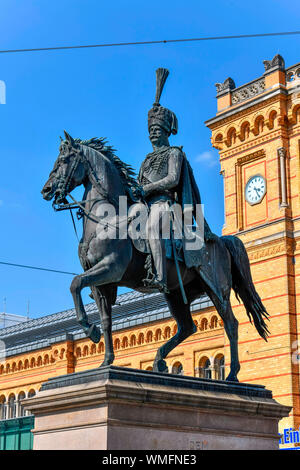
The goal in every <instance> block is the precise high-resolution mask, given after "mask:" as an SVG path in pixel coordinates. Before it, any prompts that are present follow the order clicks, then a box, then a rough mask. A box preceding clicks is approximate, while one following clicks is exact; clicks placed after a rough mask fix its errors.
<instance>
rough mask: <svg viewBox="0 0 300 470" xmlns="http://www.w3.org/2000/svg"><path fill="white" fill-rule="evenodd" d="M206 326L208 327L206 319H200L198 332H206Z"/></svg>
mask: <svg viewBox="0 0 300 470" xmlns="http://www.w3.org/2000/svg"><path fill="white" fill-rule="evenodd" d="M207 325H208V321H207V318H202V320H201V323H200V330H201V331H204V330H207Z"/></svg>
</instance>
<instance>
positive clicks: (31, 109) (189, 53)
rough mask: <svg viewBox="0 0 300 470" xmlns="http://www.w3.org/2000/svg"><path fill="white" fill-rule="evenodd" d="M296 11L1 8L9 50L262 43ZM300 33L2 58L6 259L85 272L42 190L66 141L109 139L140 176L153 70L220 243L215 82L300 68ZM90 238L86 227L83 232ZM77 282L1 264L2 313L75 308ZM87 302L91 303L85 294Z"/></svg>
mask: <svg viewBox="0 0 300 470" xmlns="http://www.w3.org/2000/svg"><path fill="white" fill-rule="evenodd" d="M299 18H300V11H299V7H298V5H297V2H290V3H285V4H284V5H283V4H282V2H281V1H280V2H279V1H277V0H272V1H260V2H258V1H253V2H251V6H250V5H249V4H248V3H245V2H240V1H236V0H232V1H226V2H225V1H224V2H223V1H219V0H215V1H214V2H201V1H199V0H198V1H196V0H187V1H186V2H182V0H180V1H178V0H173V1H164V2H162V1H157V0H152V1H151V2H141V1H140V0H139V1H136V0H128V1H122V0H115V1H114V2H104V1H99V0H98V1H96V0H60V1H57V0H55V1H51V2H50V1H46V0H44V1H42V0H35V1H34V0H26V2H25V1H18V0H2V2H1V14H0V31H1V41H0V49H1V50H4V49H17V48H34V47H48V46H62V45H74V44H75V45H76V44H93V43H96V44H99V43H111V42H127V41H144V40H160V39H171V38H189V37H190V38H192V37H201V36H219V35H232V34H252V33H266V32H277V31H293V30H298V29H299ZM299 40H300V37H299V36H288V37H272V38H256V39H241V40H223V41H207V42H197V43H196V42H195V43H181V44H180V43H177V44H166V45H151V46H136V47H119V48H117V47H115V48H99V49H81V50H70V51H57V52H34V53H16V54H0V80H4V81H5V83H6V87H7V97H6V100H7V102H6V104H5V105H0V158H1V172H0V220H1V222H0V224H1V230H0V261H4V262H12V263H20V264H30V265H36V266H46V267H49V268H52V269H61V270H64V271H71V272H81V267H80V264H79V261H78V258H77V240H76V237H75V235H74V232H73V228H72V224H71V220H70V216H69V214H67V213H54V212H53V210H52V208H51V204H49V203H47V202H45V201H44V200H43V199H42V197H41V195H40V190H41V188H42V186H43V184H44V183H45V181H46V179H47V177H48V174H49V172H50V170H51V169H52V166H53V163H54V160H55V159H56V157H57V153H58V144H59V135H61V134H62V133H63V129H66V130H67V131H68V132H69V133H70V134H71V135H72V136H73V137H80V138H84V139H86V138H89V137H93V136H105V137H107V138H108V140H109V142H110V143H111V144H112V145H113V146H114V147H115V148H116V149H117V150H118V155H119V157H120V158H121V159H123V160H124V161H126V162H129V163H131V165H132V166H133V167H134V168H136V171H138V169H139V166H140V164H141V162H142V160H143V158H144V157H145V155H146V154H147V153H148V152H149V151H151V145H150V142H149V140H148V134H147V112H148V109H149V107H151V105H152V103H153V100H154V96H155V69H156V68H157V67H167V68H168V69H169V70H170V76H169V78H168V81H167V83H166V87H165V90H164V93H163V96H162V99H161V102H162V104H163V105H165V106H167V107H169V108H170V109H172V110H173V111H174V112H176V115H177V117H178V120H179V132H178V135H177V136H175V137H172V140H171V145H172V144H173V145H183V146H184V150H185V152H186V154H187V156H188V158H189V160H190V162H191V164H192V166H193V168H194V173H195V176H196V179H197V182H198V184H199V188H200V192H201V196H202V201H203V203H204V204H205V214H206V217H207V219H208V221H209V223H210V225H211V227H212V229H213V230H214V231H215V232H216V233H217V234H221V230H222V225H223V184H222V178H221V176H220V174H219V172H220V165H219V162H218V155H217V152H216V151H215V150H214V149H212V147H211V144H210V131H209V129H207V128H206V127H205V125H204V121H205V120H207V119H209V118H211V117H213V116H214V115H215V113H216V99H215V95H216V90H215V86H214V84H215V83H216V82H223V81H224V79H226V78H227V77H228V76H231V77H232V78H233V79H234V80H235V82H236V85H237V86H239V85H242V84H243V83H246V82H248V81H250V80H253V79H255V78H256V77H259V76H261V75H262V74H263V72H264V68H263V64H262V61H263V60H265V59H272V58H273V56H274V55H275V54H277V53H280V54H281V55H283V57H284V59H285V61H286V65H287V66H290V65H293V64H295V63H297V62H299V61H300V53H299ZM79 230H80V226H79ZM71 281H72V276H67V275H63V274H54V273H53V274H52V273H46V272H38V271H31V270H25V269H19V268H13V267H5V266H1V265H0V311H1V310H2V309H3V307H2V305H3V298H4V297H6V299H7V301H6V302H7V311H8V312H11V313H16V314H20V315H22V314H25V313H26V305H27V301H28V300H30V316H31V317H36V316H40V315H45V314H48V313H54V312H57V311H60V310H64V309H66V308H70V307H72V306H73V303H72V298H71V295H70V293H69V285H70V282H71ZM84 300H85V301H89V298H88V297H87V293H85V294H84Z"/></svg>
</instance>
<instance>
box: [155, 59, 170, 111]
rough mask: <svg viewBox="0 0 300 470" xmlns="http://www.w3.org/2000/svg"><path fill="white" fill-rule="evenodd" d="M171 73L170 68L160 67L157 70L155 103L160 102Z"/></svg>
mask: <svg viewBox="0 0 300 470" xmlns="http://www.w3.org/2000/svg"><path fill="white" fill-rule="evenodd" d="M168 75H169V70H168V69H164V68H159V69H157V70H156V94H155V104H159V100H160V97H161V94H162V91H163V88H164V85H165V83H166V80H167V78H168Z"/></svg>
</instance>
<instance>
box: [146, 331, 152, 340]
mask: <svg viewBox="0 0 300 470" xmlns="http://www.w3.org/2000/svg"><path fill="white" fill-rule="evenodd" d="M152 340H153V333H152V331H148V333H147V343H151V342H152Z"/></svg>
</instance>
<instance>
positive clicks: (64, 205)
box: [52, 143, 119, 238]
mask: <svg viewBox="0 0 300 470" xmlns="http://www.w3.org/2000/svg"><path fill="white" fill-rule="evenodd" d="M66 145H67V148H68V149H69V147H71V148H72V152H70V151H69V150H68V153H67V154H66V153H64V154H63V156H64V157H67V156H69V155H71V154H73V155H74V157H73V161H72V164H71V167H70V170H69V172H68V174H67V176H66V177H60V178H59V182H58V189H59V192H60V195H62V196H60V197H59V202H58V203H57V202H55V201H53V203H52V207H53V209H54V210H55V211H56V212H59V211H64V210H70V214H71V217H72V222H73V226H74V230H75V233H76V236H77V238H78V235H77V230H76V226H75V222H74V217H73V213H72V209H78V210H77V213H76V216H77V219H78V220H80V219H81V218H82V217H83V216H86V217H87V218H88V219H90V220H92V221H93V222H96V223H100V224H102V225H104V226H105V227H111V228H113V229H115V228H116V225H119V222H117V223H116V225H112V224H110V223H108V222H103V221H102V219H101V217H97V216H95V215H91V210H92V207H91V208H90V210H89V211H88V212H87V211H86V209H85V204H86V202H87V201H86V200H83V201H80V202H79V201H77V200H76V199H75V198H74V197H73V196H72V195H71V194H70V192H69V188H70V184H71V181H72V178H73V176H74V173H75V171H76V169H77V167H78V165H79V163H80V162H81V163H82V164H83V166H84V168H85V170H86V173H87V174H88V175H89V179H90V181H91V182H92V184H93V186H94V187H95V189H96V191H97V193H98V194H99V196H100V197H98V198H94V199H90V200H89V202H93V203H95V202H99V201H102V200H106V201H109V202H110V203H111V204H113V205H114V206H116V205H118V200H117V199H116V198H114V197H113V196H111V195H110V194H108V192H107V191H105V190H104V189H103V188H102V186H101V183H100V181H99V179H98V177H97V175H96V173H95V171H94V169H93V168H92V166H91V164H90V162H89V161H88V159H87V158H86V156H85V154H84V152H83V151H82V150H81V149H80V146H79V145H76V143H75V144H74V145H76V147H74V145H72V144H70V143H67V144H65V143H64V146H66ZM67 196H69V197H70V198H71V199H72V201H73V202H68V200H67Z"/></svg>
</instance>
